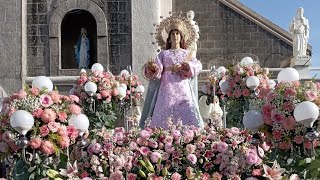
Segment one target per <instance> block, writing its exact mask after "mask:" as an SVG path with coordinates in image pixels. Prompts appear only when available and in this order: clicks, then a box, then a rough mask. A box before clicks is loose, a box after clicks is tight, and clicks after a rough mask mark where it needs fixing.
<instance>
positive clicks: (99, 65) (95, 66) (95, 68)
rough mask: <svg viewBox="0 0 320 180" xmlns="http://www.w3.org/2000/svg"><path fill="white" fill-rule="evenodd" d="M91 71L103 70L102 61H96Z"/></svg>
mask: <svg viewBox="0 0 320 180" xmlns="http://www.w3.org/2000/svg"><path fill="white" fill-rule="evenodd" d="M91 71H97V72H103V66H102V64H100V63H94V64H93V65H92V67H91Z"/></svg>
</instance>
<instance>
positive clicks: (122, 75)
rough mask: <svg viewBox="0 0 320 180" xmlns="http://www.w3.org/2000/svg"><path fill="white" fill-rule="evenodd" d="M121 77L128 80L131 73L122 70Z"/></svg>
mask: <svg viewBox="0 0 320 180" xmlns="http://www.w3.org/2000/svg"><path fill="white" fill-rule="evenodd" d="M120 76H121V77H125V78H128V77H130V72H129V71H128V70H126V69H124V70H122V71H121V72H120Z"/></svg>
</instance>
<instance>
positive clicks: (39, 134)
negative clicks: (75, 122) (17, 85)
mask: <svg viewBox="0 0 320 180" xmlns="http://www.w3.org/2000/svg"><path fill="white" fill-rule="evenodd" d="M76 102H77V99H76V97H72V98H69V97H68V96H63V95H60V94H59V93H58V92H57V91H51V92H47V91H43V90H41V91H40V90H38V89H37V88H31V89H29V88H26V89H25V90H21V91H19V92H18V93H16V94H13V95H12V96H10V97H9V98H8V99H7V100H6V101H5V102H4V103H5V106H6V107H8V110H7V111H4V112H3V113H4V114H3V115H2V116H1V117H0V125H1V127H0V131H2V132H5V133H3V135H2V136H3V137H2V140H0V142H3V141H4V142H6V143H7V144H8V146H9V147H10V149H11V151H16V150H17V149H18V148H17V147H16V146H15V145H14V143H12V142H14V141H16V139H17V134H16V132H15V130H13V129H12V127H11V126H10V124H9V121H8V119H9V118H10V115H11V114H12V113H13V112H14V111H16V110H26V111H28V112H30V113H31V114H32V115H33V117H34V119H35V123H34V127H33V128H32V129H31V130H30V132H29V135H28V136H29V137H30V141H29V145H30V148H31V149H33V150H36V152H41V153H43V154H46V155H52V154H54V153H60V151H62V150H64V149H66V148H67V147H69V146H70V145H72V144H73V143H74V142H75V139H76V138H77V137H78V133H77V132H73V133H71V134H68V132H67V129H72V127H71V126H69V125H68V119H69V118H70V116H71V115H72V113H71V111H70V108H69V107H73V109H76V110H74V111H73V112H74V113H80V112H81V108H80V106H79V105H77V104H76ZM73 128H74V127H73ZM74 131H76V130H75V129H74Z"/></svg>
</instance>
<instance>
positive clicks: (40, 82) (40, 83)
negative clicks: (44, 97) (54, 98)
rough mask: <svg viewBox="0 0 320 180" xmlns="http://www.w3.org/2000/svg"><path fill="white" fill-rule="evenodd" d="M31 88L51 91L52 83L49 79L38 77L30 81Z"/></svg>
mask: <svg viewBox="0 0 320 180" xmlns="http://www.w3.org/2000/svg"><path fill="white" fill-rule="evenodd" d="M32 87H35V88H38V89H43V88H46V89H47V90H48V91H52V90H53V83H52V81H51V79H50V78H48V77H46V76H38V77H36V78H35V79H34V80H33V81H32Z"/></svg>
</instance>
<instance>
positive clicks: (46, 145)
mask: <svg viewBox="0 0 320 180" xmlns="http://www.w3.org/2000/svg"><path fill="white" fill-rule="evenodd" d="M40 150H41V151H42V152H43V153H45V154H46V155H51V154H53V153H54V146H53V144H52V143H51V142H50V141H43V142H42V144H41V147H40Z"/></svg>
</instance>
